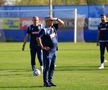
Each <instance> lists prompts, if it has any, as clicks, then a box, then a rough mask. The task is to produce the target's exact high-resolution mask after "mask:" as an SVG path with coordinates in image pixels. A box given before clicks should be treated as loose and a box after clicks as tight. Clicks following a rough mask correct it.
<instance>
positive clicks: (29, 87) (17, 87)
mask: <svg viewBox="0 0 108 90" xmlns="http://www.w3.org/2000/svg"><path fill="white" fill-rule="evenodd" d="M1 88H2V89H3V88H21V89H23V88H44V87H43V86H4V87H0V89H1Z"/></svg>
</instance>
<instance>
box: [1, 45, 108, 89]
mask: <svg viewBox="0 0 108 90" xmlns="http://www.w3.org/2000/svg"><path fill="white" fill-rule="evenodd" d="M21 47H22V43H0V90H107V89H108V63H105V65H106V66H105V69H104V70H98V66H99V64H100V60H99V57H100V56H99V47H97V46H96V44H95V43H77V44H74V43H59V51H57V61H56V65H57V67H56V69H55V73H54V78H53V80H54V82H55V83H56V84H57V87H50V88H45V87H42V86H43V82H42V75H40V76H38V77H33V75H32V71H31V66H30V53H29V43H27V45H26V49H25V51H24V52H23V51H21ZM105 56H106V59H108V54H107V53H106V54H105ZM36 63H37V67H39V63H38V60H36Z"/></svg>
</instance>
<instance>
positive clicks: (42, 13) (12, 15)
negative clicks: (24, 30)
mask: <svg viewBox="0 0 108 90" xmlns="http://www.w3.org/2000/svg"><path fill="white" fill-rule="evenodd" d="M49 11H50V9H49V10H48V9H44V10H43V9H41V10H36V9H32V10H21V9H19V10H0V13H1V14H0V23H1V25H0V33H1V35H0V38H1V40H4V41H6V40H7V39H9V38H8V34H6V36H5V33H4V31H5V29H6V30H7V29H8V30H20V26H18V25H21V22H22V20H23V21H24V20H25V21H26V23H29V25H30V20H29V18H32V17H33V16H39V17H40V18H43V20H44V17H47V16H49V14H50V16H53V17H57V18H61V19H62V20H63V21H64V22H65V25H64V26H63V28H62V29H63V30H65V32H68V34H69V36H68V37H70V38H72V39H71V41H74V43H77V42H79V41H80V42H82V41H84V35H83V30H79V28H78V24H79V21H78V19H79V18H80V19H82V21H83V22H82V21H80V23H84V19H83V16H81V15H80V16H79V15H78V12H77V9H76V8H70V9H62V8H59V9H58V8H54V9H53V8H51V12H49ZM27 20H29V21H27ZM31 22H32V21H31ZM26 23H25V24H26ZM42 23H43V24H44V22H42ZM17 28H18V29H17ZM9 33H10V32H9ZM62 36H63V35H60V37H62ZM66 37H67V36H66ZM1 40H0V41H1ZM11 40H12V38H11ZM13 40H14V39H13ZM14 41H15V40H14Z"/></svg>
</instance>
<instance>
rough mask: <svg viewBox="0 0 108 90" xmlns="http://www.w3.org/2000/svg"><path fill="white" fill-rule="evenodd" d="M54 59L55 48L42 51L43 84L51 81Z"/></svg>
mask: <svg viewBox="0 0 108 90" xmlns="http://www.w3.org/2000/svg"><path fill="white" fill-rule="evenodd" d="M55 61H56V50H50V51H45V50H44V51H43V63H44V71H43V80H44V84H46V83H49V82H51V81H52V77H53V73H54V68H55Z"/></svg>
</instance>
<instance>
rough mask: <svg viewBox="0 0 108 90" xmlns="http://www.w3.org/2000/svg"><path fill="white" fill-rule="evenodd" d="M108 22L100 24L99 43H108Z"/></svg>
mask: <svg viewBox="0 0 108 90" xmlns="http://www.w3.org/2000/svg"><path fill="white" fill-rule="evenodd" d="M106 28H108V22H105V23H100V24H99V26H98V30H99V32H100V37H99V42H108V30H107V29H106Z"/></svg>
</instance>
